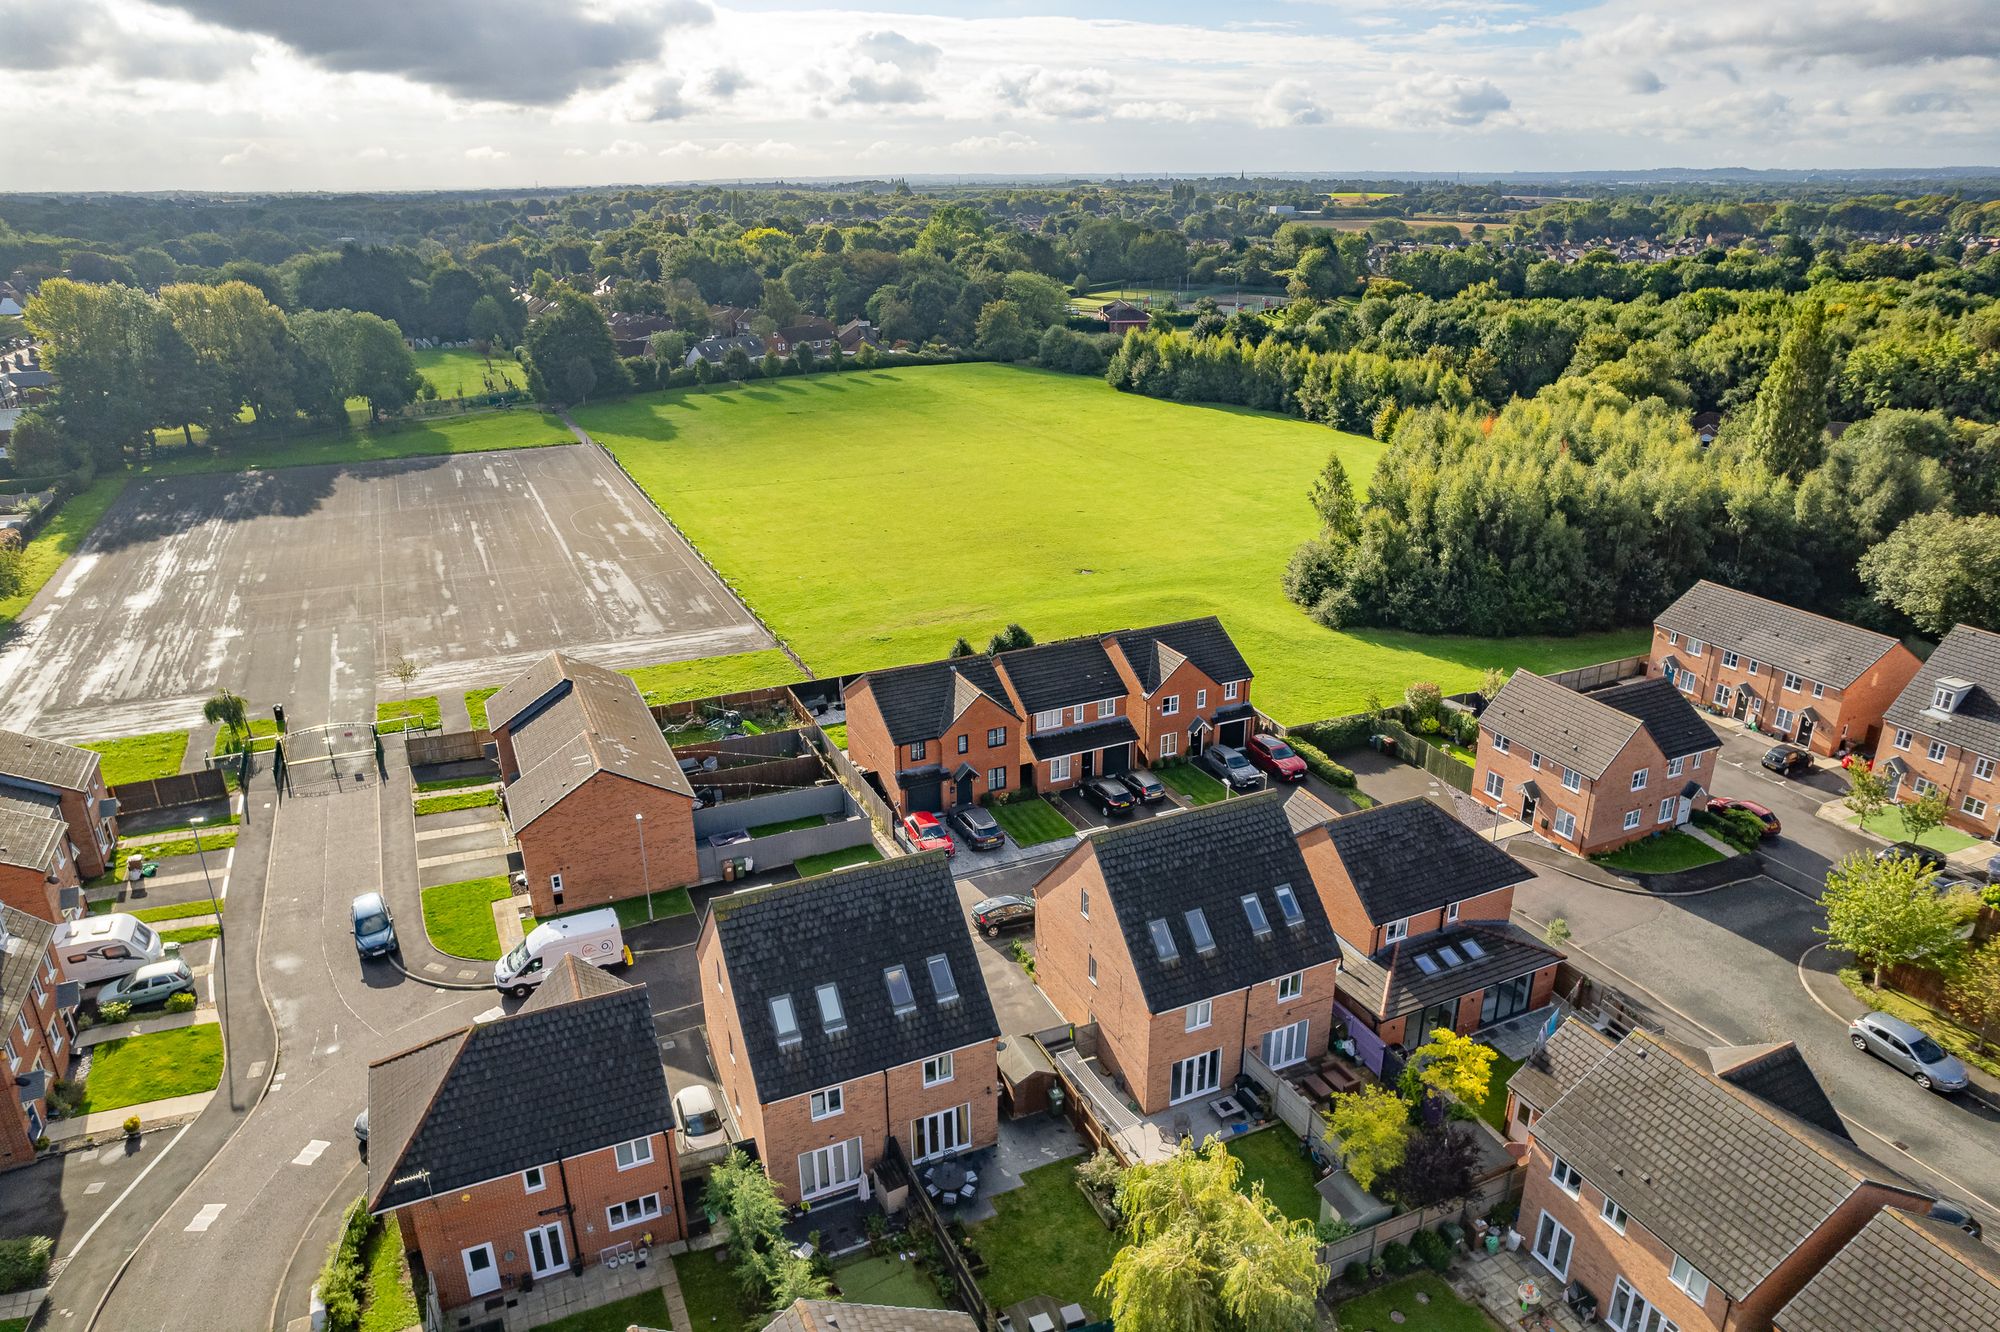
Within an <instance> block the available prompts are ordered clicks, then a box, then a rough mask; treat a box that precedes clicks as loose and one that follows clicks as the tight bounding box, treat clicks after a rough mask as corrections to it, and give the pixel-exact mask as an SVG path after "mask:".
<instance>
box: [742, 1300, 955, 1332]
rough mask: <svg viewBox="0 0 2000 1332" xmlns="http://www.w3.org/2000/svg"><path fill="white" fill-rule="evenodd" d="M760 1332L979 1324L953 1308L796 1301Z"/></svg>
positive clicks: (904, 1331) (912, 1331) (935, 1331)
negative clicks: (895, 1306)
mask: <svg viewBox="0 0 2000 1332" xmlns="http://www.w3.org/2000/svg"><path fill="white" fill-rule="evenodd" d="M764 1332H979V1324H978V1323H976V1322H974V1321H973V1318H972V1315H971V1314H968V1313H960V1312H959V1311H958V1310H956V1309H901V1308H891V1307H889V1306H887V1305H881V1304H848V1303H846V1302H845V1301H841V1302H839V1303H835V1302H834V1301H832V1300H797V1301H794V1302H793V1304H792V1307H791V1308H789V1309H786V1310H785V1311H784V1312H783V1313H781V1314H779V1315H778V1316H777V1317H775V1318H773V1319H772V1320H771V1321H770V1322H768V1323H766V1324H765V1325H764Z"/></svg>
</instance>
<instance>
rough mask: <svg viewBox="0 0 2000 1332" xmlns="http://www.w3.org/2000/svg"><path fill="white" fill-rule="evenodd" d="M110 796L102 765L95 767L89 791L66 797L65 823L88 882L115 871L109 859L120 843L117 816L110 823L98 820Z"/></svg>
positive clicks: (71, 793)
mask: <svg viewBox="0 0 2000 1332" xmlns="http://www.w3.org/2000/svg"><path fill="white" fill-rule="evenodd" d="M110 795H111V788H110V787H108V786H106V785H105V784H104V765H103V764H102V763H97V764H93V765H92V766H91V769H90V785H89V787H87V788H86V789H84V790H80V791H78V790H65V791H64V792H63V793H62V815H63V821H64V822H65V823H67V824H69V836H70V840H71V841H72V842H75V843H76V858H77V860H78V862H79V863H80V865H81V867H82V871H83V877H84V878H86V879H94V878H96V877H97V876H98V875H100V874H102V873H104V872H105V871H106V870H108V869H110V868H111V867H112V866H111V862H110V860H109V859H107V855H108V854H109V853H110V852H111V850H112V849H113V846H114V844H115V843H116V842H117V840H118V820H117V818H116V816H113V817H112V818H109V819H102V818H99V817H98V816H97V811H98V809H99V808H101V803H100V802H102V801H104V800H106V799H108V798H110ZM100 838H102V839H103V845H101V846H100V845H99V839H100Z"/></svg>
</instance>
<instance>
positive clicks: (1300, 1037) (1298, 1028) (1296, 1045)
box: [1258, 1018, 1312, 1068]
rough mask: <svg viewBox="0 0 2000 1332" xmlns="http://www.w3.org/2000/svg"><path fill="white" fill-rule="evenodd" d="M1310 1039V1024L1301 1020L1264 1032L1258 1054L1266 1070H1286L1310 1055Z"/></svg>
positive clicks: (1306, 1020) (1307, 1020) (1308, 1021)
mask: <svg viewBox="0 0 2000 1332" xmlns="http://www.w3.org/2000/svg"><path fill="white" fill-rule="evenodd" d="M1311 1037H1312V1022H1311V1021H1310V1020H1309V1019H1305V1018H1301V1019H1300V1020H1299V1021H1297V1022H1293V1023H1290V1024H1288V1025H1286V1026H1283V1027H1279V1028H1278V1029H1277V1030H1275V1031H1267V1032H1265V1033H1264V1040H1263V1044H1262V1047H1261V1048H1260V1049H1259V1050H1258V1054H1259V1055H1260V1056H1261V1057H1262V1058H1263V1060H1264V1065H1265V1067H1267V1068H1287V1067H1289V1066H1290V1065H1292V1064H1296V1063H1299V1062H1300V1061H1302V1060H1303V1059H1305V1057H1306V1056H1307V1055H1308V1054H1310V1053H1311V1049H1310V1046H1311Z"/></svg>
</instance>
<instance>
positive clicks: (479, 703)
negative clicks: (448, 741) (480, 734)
mask: <svg viewBox="0 0 2000 1332" xmlns="http://www.w3.org/2000/svg"><path fill="white" fill-rule="evenodd" d="M499 692H500V686H498V685H494V686H493V687H492V688H490V689H468V690H466V691H465V713H466V715H467V716H468V717H470V718H472V729H473V730H475V731H483V730H485V729H486V700H487V699H489V698H491V697H493V696H494V695H495V694H497V693H499Z"/></svg>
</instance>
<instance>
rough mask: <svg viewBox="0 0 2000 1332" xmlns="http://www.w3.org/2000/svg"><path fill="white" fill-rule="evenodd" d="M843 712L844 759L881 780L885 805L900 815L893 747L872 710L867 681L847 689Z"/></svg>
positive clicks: (872, 695) (886, 729) (872, 697)
mask: <svg viewBox="0 0 2000 1332" xmlns="http://www.w3.org/2000/svg"><path fill="white" fill-rule="evenodd" d="M841 702H842V705H843V706H844V707H845V708H846V709H847V757H848V759H849V760H850V761H851V762H852V763H853V764H854V766H855V767H857V768H861V769H862V770H864V771H866V772H872V773H874V774H875V775H876V776H878V777H880V778H881V780H882V789H883V790H884V791H885V792H887V793H888V796H889V803H890V804H891V805H893V806H895V808H896V811H897V812H898V813H902V812H903V792H902V790H901V789H900V788H898V787H897V785H896V773H897V772H898V771H899V769H898V767H897V765H896V746H895V745H894V744H893V743H892V742H891V741H890V739H889V725H888V723H887V722H885V721H883V720H882V710H881V709H880V708H878V707H876V706H875V692H874V689H873V686H872V684H871V682H870V681H868V680H866V679H863V680H862V681H861V682H860V683H859V684H856V685H851V686H849V687H848V689H847V691H846V693H845V694H844V695H843V697H842V699H841Z"/></svg>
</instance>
